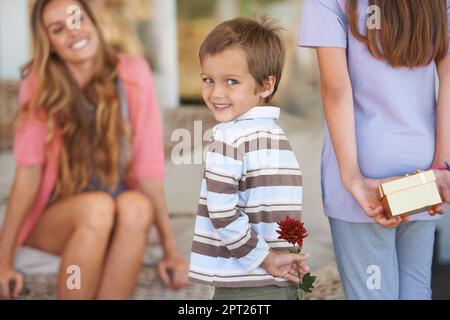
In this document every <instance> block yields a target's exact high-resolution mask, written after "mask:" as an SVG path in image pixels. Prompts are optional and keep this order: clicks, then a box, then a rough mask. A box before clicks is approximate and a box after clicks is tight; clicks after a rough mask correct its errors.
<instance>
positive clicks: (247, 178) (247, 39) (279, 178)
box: [189, 18, 308, 300]
mask: <svg viewBox="0 0 450 320" xmlns="http://www.w3.org/2000/svg"><path fill="white" fill-rule="evenodd" d="M278 31H279V29H278V28H276V27H274V26H273V24H272V23H271V21H270V20H268V19H263V20H262V21H261V22H256V21H254V20H250V19H245V18H238V19H234V20H230V21H226V22H224V23H222V24H220V25H219V26H217V27H216V28H215V29H214V30H213V31H212V32H211V33H210V34H209V35H208V36H207V38H206V39H205V41H204V43H203V44H202V46H201V48H200V63H201V67H202V73H201V78H202V82H203V85H202V96H203V99H204V100H205V102H206V104H207V106H208V108H209V109H210V110H211V111H212V112H213V114H214V117H215V119H216V120H217V121H218V122H220V123H219V124H218V125H217V126H215V127H214V128H213V137H212V143H211V145H210V147H209V150H208V152H207V155H206V168H205V173H204V177H203V182H202V187H201V192H200V201H199V207H198V213H197V218H196V225H195V233H194V240H193V245H192V253H191V264H190V272H189V278H190V280H191V281H193V282H197V283H202V284H207V285H212V286H215V294H214V299H218V300H225V299H296V297H297V293H296V288H295V284H297V283H298V282H299V277H300V276H301V274H303V273H305V272H307V271H308V267H307V266H306V264H305V260H306V258H307V256H305V255H299V254H293V253H289V249H290V248H291V245H290V244H288V243H287V242H285V241H281V240H278V234H277V232H276V230H277V229H278V226H277V222H278V221H281V220H284V218H285V217H286V216H290V217H292V218H298V219H299V218H300V214H301V210H302V177H301V171H300V168H299V165H298V162H297V160H296V158H295V155H294V153H293V151H292V149H291V146H290V144H289V142H288V139H287V137H286V135H285V134H284V132H283V130H282V129H281V128H280V127H278V125H277V124H276V123H275V120H276V119H277V118H278V117H279V114H280V110H279V108H275V107H271V106H267V105H268V103H269V102H270V100H271V99H272V97H273V96H274V94H275V92H276V91H277V88H278V84H279V82H280V78H281V74H282V69H283V65H284V57H285V51H284V47H283V44H282V41H281V39H280V38H279V36H278V35H277V32H278Z"/></svg>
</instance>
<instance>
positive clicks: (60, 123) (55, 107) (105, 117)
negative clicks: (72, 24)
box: [19, 0, 130, 198]
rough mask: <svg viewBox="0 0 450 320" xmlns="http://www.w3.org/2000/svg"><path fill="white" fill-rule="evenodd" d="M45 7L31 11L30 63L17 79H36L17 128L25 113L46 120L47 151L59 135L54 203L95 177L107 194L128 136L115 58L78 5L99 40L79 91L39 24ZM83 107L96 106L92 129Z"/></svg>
mask: <svg viewBox="0 0 450 320" xmlns="http://www.w3.org/2000/svg"><path fill="white" fill-rule="evenodd" d="M50 1H51V0H37V1H36V3H35V5H34V7H33V11H32V16H31V28H32V35H33V39H32V44H33V55H32V56H33V58H32V60H31V61H30V62H29V63H28V64H27V65H26V66H25V67H24V68H23V70H22V73H23V76H26V75H28V74H30V73H33V74H35V75H36V77H37V88H36V92H34V96H33V98H32V100H31V101H29V102H28V103H26V104H25V105H23V106H21V112H20V116H19V123H20V121H21V120H23V119H25V118H26V115H27V114H28V112H29V111H37V112H38V113H39V114H41V113H43V114H45V119H46V122H47V127H48V136H47V140H46V147H47V151H49V146H50V142H51V141H52V140H53V139H54V138H55V133H56V131H57V129H58V130H59V132H60V134H61V137H62V149H61V154H60V157H59V160H58V161H59V172H58V177H57V182H56V187H55V190H54V197H56V198H66V197H68V196H71V195H73V194H75V193H78V192H80V191H82V190H83V189H84V188H86V187H87V186H88V184H89V180H90V178H91V177H92V176H94V175H95V176H96V177H98V179H99V181H100V183H101V185H102V186H104V187H106V188H108V189H109V190H112V189H113V188H114V187H115V186H116V185H117V182H118V181H119V178H120V174H121V172H122V171H123V170H122V171H121V170H120V166H119V161H120V159H121V158H120V157H121V153H122V152H121V151H122V142H123V139H124V137H125V138H127V137H128V139H129V136H130V132H129V128H128V125H127V123H126V122H124V121H123V120H124V119H122V116H121V112H120V97H119V93H118V90H117V77H118V56H117V53H116V52H115V51H114V50H113V49H112V48H111V47H110V46H109V45H108V44H107V43H106V42H105V39H104V37H103V35H102V33H101V30H100V27H99V24H98V22H97V20H96V18H95V16H94V14H93V11H92V9H91V8H90V6H89V3H88V2H89V1H86V0H78V2H79V3H80V5H81V6H82V8H83V9H84V11H85V13H86V14H87V15H88V16H89V18H90V19H91V21H92V23H93V24H94V26H95V28H96V29H97V32H98V35H99V49H98V52H97V54H96V56H95V63H94V66H95V70H94V75H93V77H92V78H91V79H90V81H89V83H88V84H87V85H86V86H85V87H84V88H83V89H82V90H81V89H80V88H79V87H78V86H77V84H76V82H75V80H74V78H73V77H72V75H71V73H70V72H69V70H68V68H67V66H66V65H65V63H64V61H63V60H62V59H61V58H60V57H59V56H58V55H56V54H55V53H52V52H51V46H50V41H49V38H48V35H47V31H46V29H45V27H44V24H43V20H42V16H43V12H44V9H45V7H46V5H47V4H48V3H49V2H50ZM86 101H89V102H90V103H91V104H92V105H94V106H95V107H94V111H93V112H94V118H93V124H94V125H90V123H91V122H90V121H89V118H88V117H89V116H88V112H87V110H86V106H85V103H86ZM128 156H129V155H128ZM127 162H128V161H127ZM127 167H128V166H126V170H125V171H127V170H128V168H127Z"/></svg>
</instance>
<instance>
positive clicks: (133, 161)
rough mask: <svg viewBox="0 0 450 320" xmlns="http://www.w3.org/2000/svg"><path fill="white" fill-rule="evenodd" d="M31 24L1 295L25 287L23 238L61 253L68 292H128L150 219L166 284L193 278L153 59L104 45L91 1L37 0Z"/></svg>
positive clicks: (83, 295) (61, 290) (102, 295)
mask: <svg viewBox="0 0 450 320" xmlns="http://www.w3.org/2000/svg"><path fill="white" fill-rule="evenodd" d="M71 5H77V6H79V8H81V19H80V22H81V28H79V29H71V28H70V26H69V25H68V24H67V23H66V20H67V19H68V14H67V8H68V7H69V6H71ZM31 23H32V31H33V43H34V52H33V60H32V61H31V62H30V63H29V64H28V66H27V67H26V68H25V70H24V71H25V78H24V80H23V81H22V84H21V88H20V103H21V112H20V117H19V121H18V127H17V132H16V139H15V146H14V151H15V157H16V164H17V169H16V175H15V180H14V184H13V187H12V191H11V194H10V198H9V202H8V206H7V209H6V220H5V224H4V228H3V232H2V234H1V236H0V237H1V238H0V290H1V291H0V292H1V296H2V297H3V298H11V297H17V295H18V294H19V292H20V290H21V288H22V287H23V284H22V282H23V280H22V276H21V274H19V273H18V272H17V271H16V270H15V269H14V267H13V263H12V262H13V257H14V250H15V247H16V245H23V244H25V245H28V246H31V247H35V248H38V249H41V250H44V251H47V252H50V253H53V254H57V255H61V265H60V270H59V274H58V289H57V290H58V292H57V295H58V297H59V298H62V299H71V298H75V299H126V298H128V297H129V296H130V294H131V293H132V290H133V288H134V285H135V282H136V279H137V276H138V272H139V270H140V267H141V263H142V259H143V255H144V252H145V248H146V244H147V235H148V231H149V229H150V228H151V227H152V226H153V225H155V226H156V227H157V229H158V232H159V235H160V237H161V241H162V244H163V247H164V252H165V256H164V259H163V261H162V262H161V263H160V265H159V274H160V276H161V278H162V280H163V281H164V283H165V284H166V285H167V286H168V287H169V288H172V289H176V288H180V287H182V286H183V285H186V284H187V267H188V266H187V262H186V261H185V260H184V259H183V258H182V257H181V256H180V254H179V253H178V251H177V249H176V247H175V241H174V237H173V235H172V233H171V230H170V224H169V218H168V214H167V207H166V204H165V200H164V199H165V196H164V190H163V184H162V180H163V174H164V157H163V147H162V140H163V138H162V133H161V123H160V114H159V110H158V105H157V101H156V97H155V92H154V88H153V83H152V77H151V73H150V69H149V67H148V65H147V63H146V62H145V60H144V59H142V58H138V57H131V56H126V55H121V54H117V53H115V52H114V51H113V50H112V49H111V48H110V46H108V44H106V43H105V41H104V38H103V36H102V34H101V32H100V29H99V26H98V24H97V22H96V20H95V18H94V16H93V14H92V10H91V9H90V8H89V6H88V1H85V0H83V1H81V0H80V1H71V0H58V1H56V0H38V1H37V2H36V4H35V6H34V9H33V13H32V21H31ZM70 265H77V266H79V267H80V271H81V289H80V290H68V289H67V288H66V276H67V274H66V269H67V267H68V266H70ZM172 273H173V274H172ZM169 275H171V276H172V277H170V276H169ZM11 282H15V283H16V285H15V290H13V291H14V292H10V289H11V288H10V284H11Z"/></svg>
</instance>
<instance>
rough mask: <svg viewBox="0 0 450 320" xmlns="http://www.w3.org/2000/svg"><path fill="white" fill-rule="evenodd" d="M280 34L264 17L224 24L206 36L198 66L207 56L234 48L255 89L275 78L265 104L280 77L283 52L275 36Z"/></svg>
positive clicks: (271, 96) (231, 21)
mask: <svg viewBox="0 0 450 320" xmlns="http://www.w3.org/2000/svg"><path fill="white" fill-rule="evenodd" d="M281 30H283V29H282V28H280V27H278V26H277V25H276V24H275V21H274V20H272V19H268V18H266V17H262V18H261V19H260V21H256V20H253V19H247V18H236V19H233V20H228V21H225V22H223V23H221V24H220V25H218V26H217V27H216V28H215V29H214V30H213V31H211V33H209V34H208V36H207V37H206V39H205V41H204V42H203V44H202V46H201V47H200V52H199V57H200V63H203V60H204V59H205V58H206V57H207V56H209V55H211V56H212V55H215V54H218V53H220V52H222V51H224V50H226V49H229V48H232V47H234V46H237V47H239V48H241V49H243V50H244V51H245V53H246V54H247V63H248V68H249V71H250V74H251V75H252V76H253V78H255V80H256V82H257V83H258V85H260V86H262V85H263V82H264V80H266V79H267V77H269V76H274V77H275V78H276V81H275V87H274V90H273V93H272V94H271V95H270V96H268V97H267V98H266V99H265V100H266V101H265V102H266V103H267V102H269V101H270V100H271V99H272V98H273V96H274V95H275V93H276V92H277V89H278V85H279V84H280V80H281V75H282V73H283V67H284V61H285V48H284V45H283V42H282V41H281V39H280V37H279V35H278V33H279V32H280V31H281Z"/></svg>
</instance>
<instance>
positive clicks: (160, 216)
mask: <svg viewBox="0 0 450 320" xmlns="http://www.w3.org/2000/svg"><path fill="white" fill-rule="evenodd" d="M139 187H140V189H141V191H142V192H143V193H144V194H145V195H147V196H148V197H149V198H150V200H151V202H152V204H153V205H154V210H155V216H156V221H155V224H156V228H157V230H158V233H159V236H160V239H161V243H162V245H163V248H164V259H163V261H162V262H161V264H160V265H159V274H160V276H161V279H162V280H163V281H164V283H165V284H166V285H167V286H168V287H169V288H172V289H179V288H181V287H182V286H184V285H187V284H188V278H187V277H188V268H189V266H188V263H187V262H186V261H185V260H184V259H183V258H182V256H181V255H180V253H179V252H178V250H177V248H176V243H175V238H174V236H173V233H172V229H171V226H170V220H169V213H168V210H167V205H166V196H165V193H164V186H163V183H162V181H160V180H157V179H141V180H140V181H139ZM170 271H173V281H171V279H170Z"/></svg>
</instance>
